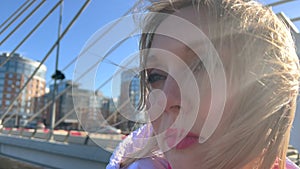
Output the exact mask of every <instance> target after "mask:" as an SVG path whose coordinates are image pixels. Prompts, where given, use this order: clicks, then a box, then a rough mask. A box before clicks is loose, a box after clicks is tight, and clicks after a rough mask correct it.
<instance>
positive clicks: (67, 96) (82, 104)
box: [45, 80, 103, 129]
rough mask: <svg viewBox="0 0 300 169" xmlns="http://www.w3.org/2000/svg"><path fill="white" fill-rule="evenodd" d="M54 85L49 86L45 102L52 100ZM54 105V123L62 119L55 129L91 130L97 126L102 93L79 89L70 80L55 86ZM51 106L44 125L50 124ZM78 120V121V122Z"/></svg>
mask: <svg viewBox="0 0 300 169" xmlns="http://www.w3.org/2000/svg"><path fill="white" fill-rule="evenodd" d="M53 91H54V85H53V84H52V85H50V92H49V93H48V94H47V95H45V100H46V102H50V101H52V100H53ZM56 93H57V94H56V96H59V97H58V99H56V102H55V103H56V104H55V113H56V116H55V117H56V118H55V121H56V122H57V121H58V120H60V119H62V118H64V119H63V121H62V122H61V123H60V124H59V125H58V126H57V128H64V129H81V127H83V129H92V128H94V127H95V126H97V125H99V124H98V123H99V121H100V120H99V113H100V111H101V107H102V99H103V96H102V93H101V92H94V91H90V90H86V89H80V88H79V85H78V84H74V83H73V82H72V81H71V80H66V81H60V82H59V83H58V84H57V92H56ZM51 113H52V105H50V106H49V107H48V109H47V115H46V125H47V126H50V124H51ZM78 119H79V121H78Z"/></svg>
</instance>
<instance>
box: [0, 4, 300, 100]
mask: <svg viewBox="0 0 300 169" xmlns="http://www.w3.org/2000/svg"><path fill="white" fill-rule="evenodd" d="M275 1H278V0H263V1H261V2H263V3H264V4H270V3H272V2H275ZM24 2H25V0H19V1H10V0H3V1H2V5H1V6H0V15H1V17H0V23H3V22H4V20H5V19H7V18H8V17H9V16H10V15H11V13H12V12H14V11H15V10H16V9H17V8H18V7H19V6H20V5H21V4H23V3H24ZM40 2H41V1H37V2H35V3H34V4H35V5H33V7H31V8H30V9H33V8H34V6H36V5H37V4H38V3H40ZM57 2H58V1H45V2H44V4H43V5H42V6H41V8H40V9H39V10H37V12H36V13H34V14H33V15H32V17H30V18H29V19H28V21H26V22H25V23H24V25H22V26H21V27H20V29H18V30H17V31H16V32H15V33H14V34H13V35H12V36H11V37H10V38H9V39H8V40H7V41H6V42H4V43H3V44H2V45H1V46H0V52H1V53H2V52H10V51H11V50H12V49H14V47H15V46H16V43H19V42H20V41H21V39H22V38H24V36H25V35H26V34H27V33H28V31H29V30H30V29H32V28H33V26H35V25H36V24H37V22H38V21H39V20H40V19H41V18H42V17H43V16H44V15H45V14H46V12H47V11H49V10H50V8H52V6H54V4H55V3H57ZM84 2H85V1H84V0H77V1H74V0H73V1H71V0H65V1H64V4H63V16H62V29H61V30H64V29H65V28H66V26H67V24H68V23H69V22H70V20H71V19H72V17H74V15H75V14H76V12H77V11H78V10H79V8H80V7H81V6H82V5H83V3H84ZM135 2H136V1H124V0H112V1H105V3H103V1H102V2H101V1H95V0H94V1H93V0H92V1H90V3H89V5H88V6H87V7H86V9H85V10H84V11H83V13H82V14H81V15H80V16H79V18H78V20H77V21H76V22H75V23H74V25H73V26H72V27H71V29H70V30H69V32H68V33H67V34H66V36H65V37H64V38H63V39H62V40H61V42H60V53H59V61H58V64H59V66H58V69H59V70H63V68H65V67H66V66H67V65H68V64H69V63H70V61H71V60H73V59H74V58H75V57H76V56H78V55H79V54H80V52H81V51H82V49H83V48H84V46H85V45H86V43H87V42H88V40H89V39H90V38H92V37H93V35H95V34H96V32H97V31H98V30H100V29H101V28H103V27H104V26H106V25H107V24H109V23H111V22H112V21H114V20H115V19H117V18H119V17H121V16H122V15H123V14H124V13H125V12H126V11H127V10H128V9H130V8H131V7H132V6H133V4H134V3H135ZM297 6H300V1H294V2H290V3H286V4H283V5H279V6H275V7H273V8H272V9H273V10H274V12H275V13H278V12H280V11H283V12H284V13H285V14H286V15H287V16H288V17H289V18H295V17H299V16H300V13H299V12H298V11H297V9H296V8H297ZM29 11H30V10H29ZM27 13H28V12H27ZM24 16H25V15H24ZM58 18H59V8H57V9H56V10H55V11H54V12H53V13H52V14H51V15H50V16H49V18H48V19H47V20H46V21H45V22H44V23H43V24H42V25H41V27H40V28H39V29H38V30H37V31H36V32H35V33H34V34H33V35H32V36H31V37H30V38H29V39H28V40H27V41H26V42H25V43H24V44H23V45H22V46H21V48H20V49H18V50H17V53H20V54H21V55H23V56H25V57H27V58H30V59H32V60H42V59H43V58H42V57H43V56H45V54H46V53H47V51H48V50H49V48H50V47H51V46H52V44H53V43H54V42H55V40H56V38H57V29H58ZM17 21H19V20H17ZM18 23H19V22H16V23H15V24H13V25H12V26H11V27H10V28H9V29H8V30H7V31H6V32H3V34H0V40H2V39H3V38H4V37H5V36H6V35H7V33H9V31H10V30H11V29H12V28H14V26H16V25H17V24H18ZM294 24H295V25H296V27H297V28H298V29H300V22H299V21H298V22H295V23H294ZM137 45H138V39H137V37H132V38H130V39H129V40H127V41H126V42H125V43H124V44H122V45H121V46H120V47H119V48H118V49H116V50H115V51H114V52H112V53H111V54H110V55H109V61H106V62H103V63H101V65H100V67H98V69H97V70H95V71H96V72H97V74H96V75H95V82H96V83H97V84H98V83H100V84H101V83H103V82H104V81H105V80H107V79H109V76H111V74H110V73H113V72H115V71H116V66H114V65H112V64H113V63H112V62H111V61H113V62H115V63H118V64H120V63H121V62H122V60H123V59H124V58H125V57H128V56H130V55H131V54H133V53H135V52H137V49H138V47H137ZM55 57H56V50H54V51H53V52H52V53H51V55H50V56H49V58H48V59H47V60H46V62H45V65H46V66H47V74H46V82H47V83H48V82H49V81H50V79H51V75H52V74H53V73H54V69H55ZM74 68H75V65H74V64H72V65H71V66H70V67H69V68H68V69H67V70H63V73H64V74H65V75H66V80H73V72H74ZM50 84H53V82H52V83H48V84H47V86H48V87H49V86H50ZM100 84H99V85H100ZM110 85H111V84H110V83H109V84H108V85H106V86H104V88H103V89H102V90H101V91H102V92H103V94H104V95H105V96H111V95H112V93H111V91H110V88H111V86H110ZM97 87H98V85H95V88H97ZM113 88H114V89H113V90H119V89H117V88H115V85H114V87H113Z"/></svg>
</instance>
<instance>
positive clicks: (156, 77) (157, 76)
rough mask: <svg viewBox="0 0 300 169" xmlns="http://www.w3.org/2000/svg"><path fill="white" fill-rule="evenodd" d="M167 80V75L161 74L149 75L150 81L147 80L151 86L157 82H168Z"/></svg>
mask: <svg viewBox="0 0 300 169" xmlns="http://www.w3.org/2000/svg"><path fill="white" fill-rule="evenodd" d="M166 79H167V76H166V75H162V74H159V73H150V74H149V75H148V79H147V82H148V83H149V84H153V83H155V82H157V81H160V80H166Z"/></svg>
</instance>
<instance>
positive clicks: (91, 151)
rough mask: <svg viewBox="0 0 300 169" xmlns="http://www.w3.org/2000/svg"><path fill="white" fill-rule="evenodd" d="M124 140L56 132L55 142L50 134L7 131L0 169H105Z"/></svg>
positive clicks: (1, 143) (0, 137)
mask: <svg viewBox="0 0 300 169" xmlns="http://www.w3.org/2000/svg"><path fill="white" fill-rule="evenodd" d="M122 137H123V136H122V135H115V134H90V135H89V136H88V135H86V133H85V132H79V131H54V134H53V138H52V140H49V138H51V137H50V133H49V131H47V130H43V129H42V130H34V129H30V130H23V131H22V129H17V128H10V129H7V128H6V129H3V130H2V132H1V134H0V155H1V156H0V157H1V158H0V160H1V161H0V164H1V165H0V168H1V167H4V168H6V167H8V166H15V167H16V166H18V167H19V168H23V167H29V168H61V169H68V168H70V169H77V168H78V169H82V168H89V169H94V168H95V169H96V168H97V169H99V168H100V169H101V168H105V166H106V165H107V163H108V161H109V157H110V156H111V153H110V152H109V150H111V151H112V150H113V149H114V148H115V147H116V146H117V144H118V143H119V142H120V141H121V140H122ZM99 145H101V146H99ZM3 164H5V165H3ZM20 166H22V167H20Z"/></svg>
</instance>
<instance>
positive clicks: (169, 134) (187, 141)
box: [166, 129, 199, 149]
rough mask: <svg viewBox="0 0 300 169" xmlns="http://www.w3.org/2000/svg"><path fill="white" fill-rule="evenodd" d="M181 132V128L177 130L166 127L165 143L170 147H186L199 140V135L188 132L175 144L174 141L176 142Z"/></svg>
mask: <svg viewBox="0 0 300 169" xmlns="http://www.w3.org/2000/svg"><path fill="white" fill-rule="evenodd" d="M179 134H180V135H182V134H183V130H181V131H179V130H178V129H168V130H167V131H166V143H167V145H168V146H169V147H170V148H173V147H175V148H176V149H186V148H188V147H190V146H192V145H194V144H196V143H198V142H199V141H198V140H199V137H198V136H197V135H196V134H194V133H191V132H189V133H188V134H187V135H186V136H185V137H184V138H182V139H181V140H180V142H179V143H178V144H177V145H176V146H175V144H176V142H178V139H180V138H179V136H180V135H179ZM176 140H177V141H176Z"/></svg>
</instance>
